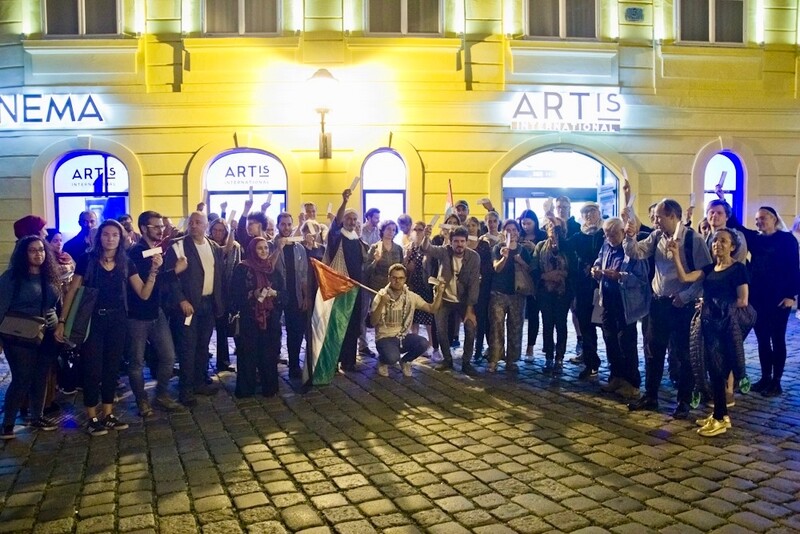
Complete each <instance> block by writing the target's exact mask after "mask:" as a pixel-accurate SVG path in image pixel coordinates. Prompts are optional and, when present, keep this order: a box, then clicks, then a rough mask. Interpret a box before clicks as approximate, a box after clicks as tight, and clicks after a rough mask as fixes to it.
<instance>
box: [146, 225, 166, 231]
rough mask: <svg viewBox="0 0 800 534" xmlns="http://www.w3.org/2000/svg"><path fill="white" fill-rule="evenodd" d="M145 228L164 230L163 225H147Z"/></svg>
mask: <svg viewBox="0 0 800 534" xmlns="http://www.w3.org/2000/svg"><path fill="white" fill-rule="evenodd" d="M147 227H148V228H161V229H162V230H163V229H164V228H166V226H165V225H163V224H148V225H147Z"/></svg>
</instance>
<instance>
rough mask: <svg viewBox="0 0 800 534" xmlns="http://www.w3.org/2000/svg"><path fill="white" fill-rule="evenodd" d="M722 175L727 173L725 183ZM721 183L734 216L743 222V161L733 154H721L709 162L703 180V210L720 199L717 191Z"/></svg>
mask: <svg viewBox="0 0 800 534" xmlns="http://www.w3.org/2000/svg"><path fill="white" fill-rule="evenodd" d="M722 173H725V178H724V181H723V179H722ZM720 181H722V191H723V193H724V194H725V200H726V201H727V202H728V204H730V205H731V208H732V209H733V213H734V215H736V216H737V217H739V220H740V221H741V220H742V219H741V215H742V204H743V203H744V187H743V185H744V172H743V167H742V161H741V160H740V159H739V157H738V156H737V155H736V154H734V153H733V152H727V151H725V152H720V153H719V154H716V155H715V156H714V157H712V158H711V159H710V160H709V161H708V165H706V175H705V178H704V180H703V209H705V206H707V205H708V203H709V202H711V201H712V200H715V199H717V198H719V197H717V194H716V193H715V190H716V187H717V184H718V183H720Z"/></svg>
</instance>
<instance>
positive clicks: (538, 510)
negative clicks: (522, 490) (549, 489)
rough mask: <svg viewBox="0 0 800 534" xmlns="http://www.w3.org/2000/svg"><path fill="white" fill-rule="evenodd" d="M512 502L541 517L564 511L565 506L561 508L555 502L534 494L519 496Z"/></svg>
mask: <svg viewBox="0 0 800 534" xmlns="http://www.w3.org/2000/svg"><path fill="white" fill-rule="evenodd" d="M511 500H512V501H513V502H514V503H516V504H518V505H520V506H522V507H523V508H526V509H527V510H530V511H531V512H533V513H534V514H536V515H537V516H539V517H544V516H547V515H550V514H555V513H559V512H563V511H564V507H563V506H560V505H558V504H556V503H554V502H553V501H551V500H549V499H546V498H545V497H542V496H540V495H537V494H534V493H527V494H525V495H518V496H516V497H514V498H513V499H511Z"/></svg>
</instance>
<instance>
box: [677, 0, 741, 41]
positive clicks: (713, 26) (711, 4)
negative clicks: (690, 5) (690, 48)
mask: <svg viewBox="0 0 800 534" xmlns="http://www.w3.org/2000/svg"><path fill="white" fill-rule="evenodd" d="M748 7H749V6H748V1H747V0H742V42H741V43H740V42H734V41H721V42H717V4H716V2H715V0H708V41H690V40H684V39H682V38H681V11H682V10H683V0H678V1H677V2H676V8H675V13H676V17H675V35H676V37H677V39H676V41H678V42H679V43H686V44H692V45H703V44H706V45H717V46H719V45H722V46H743V45H745V44H747V9H748Z"/></svg>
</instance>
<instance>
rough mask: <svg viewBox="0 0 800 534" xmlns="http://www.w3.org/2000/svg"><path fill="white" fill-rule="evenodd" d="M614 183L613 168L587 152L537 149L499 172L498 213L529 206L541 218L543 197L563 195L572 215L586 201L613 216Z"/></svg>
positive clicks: (512, 214)
mask: <svg viewBox="0 0 800 534" xmlns="http://www.w3.org/2000/svg"><path fill="white" fill-rule="evenodd" d="M618 186H619V180H618V179H617V177H616V176H615V175H614V173H613V171H611V169H609V168H608V167H606V166H605V165H603V164H602V163H600V162H599V161H597V160H596V159H595V158H593V157H591V156H588V155H586V154H582V153H580V152H575V151H573V150H568V149H555V150H547V151H545V152H538V153H536V154H533V155H531V156H528V157H526V158H525V159H523V160H522V161H520V162H519V163H517V164H516V165H514V166H513V167H511V168H510V169H509V170H508V171H507V172H506V173H505V175H503V210H504V213H503V214H501V215H504V216H505V217H511V218H517V217H519V215H520V214H521V213H522V211H523V210H526V209H531V210H533V211H534V212H536V216H537V217H539V220H540V221H543V220H544V203H545V201H547V199H553V200H554V199H556V198H558V197H560V196H562V195H564V196H567V197H569V199H570V201H571V202H570V204H571V208H572V215H573V216H574V217H575V218H576V219H579V218H580V212H581V208H582V207H583V206H584V205H585V204H586V203H587V202H597V203H598V204H600V212H601V213H602V214H603V217H615V216H616V215H617V195H618V191H619V187H618Z"/></svg>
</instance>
